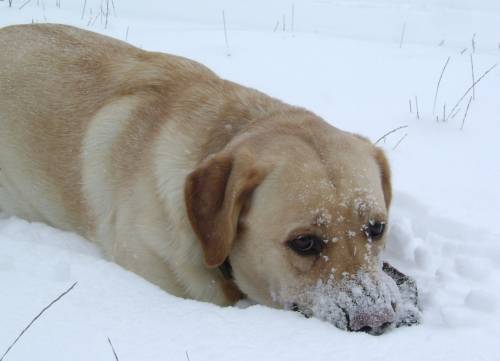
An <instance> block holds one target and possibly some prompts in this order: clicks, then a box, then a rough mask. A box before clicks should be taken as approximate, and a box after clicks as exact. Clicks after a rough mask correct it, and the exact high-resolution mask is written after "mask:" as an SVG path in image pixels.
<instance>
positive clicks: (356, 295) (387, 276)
mask: <svg viewBox="0 0 500 361" xmlns="http://www.w3.org/2000/svg"><path fill="white" fill-rule="evenodd" d="M417 297H418V294H417V287H416V284H415V281H413V280H412V279H411V278H409V277H408V276H406V275H404V274H403V273H401V272H399V271H398V270H396V269H395V268H394V267H392V266H390V265H389V264H388V263H384V265H383V272H382V273H381V274H380V275H379V277H378V279H376V280H375V279H373V277H371V276H370V275H368V274H363V273H360V274H358V275H356V276H354V277H349V278H344V279H343V280H342V281H340V282H338V283H334V282H333V281H332V282H327V283H318V285H316V286H315V287H314V289H313V290H312V291H311V292H310V293H309V294H308V296H307V297H306V298H307V301H306V300H305V299H303V300H302V302H300V303H294V304H292V305H291V307H290V308H291V309H292V310H294V311H298V312H300V313H302V314H304V315H305V316H306V317H310V316H315V317H319V318H321V319H324V320H325V321H328V322H330V323H333V324H334V325H335V326H337V327H338V328H341V329H344V330H348V331H355V332H366V333H369V334H371V335H381V334H383V333H384V332H385V331H387V330H389V329H391V328H394V327H400V326H404V325H406V326H409V325H413V324H416V323H418V322H419V318H420V312H419V309H418V305H417V301H418V300H417ZM305 304H309V305H310V306H308V307H304V306H303V305H305Z"/></svg>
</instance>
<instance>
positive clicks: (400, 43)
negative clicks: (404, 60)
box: [399, 23, 406, 48]
mask: <svg viewBox="0 0 500 361" xmlns="http://www.w3.org/2000/svg"><path fill="white" fill-rule="evenodd" d="M405 33H406V23H404V24H403V29H402V30H401V38H400V39H399V47H400V48H402V47H403V41H404V40H405Z"/></svg>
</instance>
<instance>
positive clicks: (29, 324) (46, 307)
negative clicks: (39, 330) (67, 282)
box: [0, 282, 78, 361]
mask: <svg viewBox="0 0 500 361" xmlns="http://www.w3.org/2000/svg"><path fill="white" fill-rule="evenodd" d="M77 284H78V282H75V283H73V284H72V285H71V287H70V288H68V289H67V290H66V291H64V292H63V293H61V294H60V295H59V296H57V298H55V299H54V300H53V301H52V302H50V303H49V304H48V305H47V306H45V307H44V308H43V309H42V310H41V311H40V312H39V313H38V314H37V315H36V316H35V317H34V318H33V319H32V320H31V321H30V323H28V325H27V326H26V327H25V328H24V329H23V330H22V331H21V333H20V334H19V336H17V337H16V339H15V340H14V341H13V342H12V343H11V344H10V346H9V347H7V350H5V352H4V353H3V355H2V357H0V361H3V360H4V359H5V356H7V354H8V353H9V351H10V350H11V349H12V348H13V347H14V345H15V344H16V343H17V341H19V339H20V338H21V337H22V336H23V335H24V334H25V333H26V331H28V329H29V328H30V327H31V326H32V325H33V324H34V323H35V322H36V320H38V319H39V318H40V316H42V315H43V313H44V312H45V311H47V310H48V309H49V308H50V307H52V305H54V304H55V303H56V302H57V301H59V300H60V299H61V298H63V297H64V296H66V295H67V294H68V293H69V292H71V290H72V289H73V288H75V286H76V285H77Z"/></svg>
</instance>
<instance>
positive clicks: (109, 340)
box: [108, 337, 120, 361]
mask: <svg viewBox="0 0 500 361" xmlns="http://www.w3.org/2000/svg"><path fill="white" fill-rule="evenodd" d="M108 343H109V346H111V350H112V351H113V355H114V356H115V361H120V359H119V358H118V355H117V354H116V351H115V348H114V346H113V343H112V342H111V339H110V338H109V337H108Z"/></svg>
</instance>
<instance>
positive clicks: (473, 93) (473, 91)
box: [470, 54, 476, 99]
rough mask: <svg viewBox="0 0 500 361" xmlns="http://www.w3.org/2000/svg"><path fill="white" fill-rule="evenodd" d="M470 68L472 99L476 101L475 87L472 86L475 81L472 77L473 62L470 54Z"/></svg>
mask: <svg viewBox="0 0 500 361" xmlns="http://www.w3.org/2000/svg"><path fill="white" fill-rule="evenodd" d="M470 67H471V72H472V99H476V87H475V86H474V82H475V81H476V79H475V76H474V60H473V59H472V54H470Z"/></svg>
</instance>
